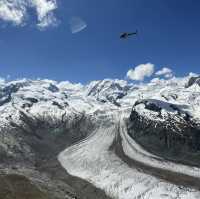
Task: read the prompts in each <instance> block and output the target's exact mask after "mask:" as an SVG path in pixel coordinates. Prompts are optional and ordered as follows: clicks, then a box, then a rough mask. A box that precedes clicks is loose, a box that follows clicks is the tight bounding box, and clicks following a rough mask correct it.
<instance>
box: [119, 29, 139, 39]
mask: <svg viewBox="0 0 200 199" xmlns="http://www.w3.org/2000/svg"><path fill="white" fill-rule="evenodd" d="M137 34H138V31H137V30H136V32H131V33H128V32H124V33H122V34H121V35H120V39H128V38H129V37H130V36H132V35H137Z"/></svg>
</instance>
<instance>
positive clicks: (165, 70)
mask: <svg viewBox="0 0 200 199" xmlns="http://www.w3.org/2000/svg"><path fill="white" fill-rule="evenodd" d="M155 74H156V75H157V76H164V77H165V78H172V77H173V71H172V70H171V69H170V68H167V67H164V68H162V69H161V70H159V71H157V72H156V73H155Z"/></svg>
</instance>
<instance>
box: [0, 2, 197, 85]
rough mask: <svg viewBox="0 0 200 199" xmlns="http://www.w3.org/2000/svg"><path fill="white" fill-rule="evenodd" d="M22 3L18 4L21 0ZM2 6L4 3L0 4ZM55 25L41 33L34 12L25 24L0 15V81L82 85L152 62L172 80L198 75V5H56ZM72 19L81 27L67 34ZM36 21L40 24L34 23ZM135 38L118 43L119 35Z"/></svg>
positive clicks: (77, 3) (75, 3)
mask: <svg viewBox="0 0 200 199" xmlns="http://www.w3.org/2000/svg"><path fill="white" fill-rule="evenodd" d="M22 1H23V0H22ZM5 2H6V0H5ZM56 3H57V8H56V9H55V10H53V11H52V13H51V14H52V15H53V16H54V17H55V19H56V21H57V25H55V26H50V25H51V24H48V25H49V27H48V25H47V27H45V28H43V29H41V28H39V27H38V26H37V24H38V23H39V22H38V21H37V20H39V19H37V17H38V15H37V14H36V11H35V10H36V9H35V8H34V7H31V8H27V13H26V15H27V16H26V17H25V21H24V22H23V23H22V24H20V23H18V24H16V23H15V24H13V22H12V20H10V18H9V20H7V19H5V17H4V18H2V16H1V6H2V5H1V4H0V18H1V19H2V20H1V21H0V76H1V77H6V76H7V75H10V77H11V79H15V78H21V77H26V78H49V79H55V80H58V81H60V80H70V81H72V82H82V83H86V82H88V81H91V80H96V79H103V78H120V79H123V78H125V76H126V73H127V71H128V70H129V69H130V68H134V67H136V66H137V65H140V64H145V63H148V62H150V63H152V64H154V65H155V70H156V71H157V70H159V69H161V68H163V67H169V68H171V69H172V70H173V71H174V73H175V74H176V75H177V76H182V75H184V74H187V73H189V72H195V73H200V56H199V55H200V36H199V35H200V20H199V19H200V12H199V10H200V2H199V1H198V0H190V1H189V0H182V1H175V0H152V1H148V0H101V1H94V0H67V1H66V0H57V2H56ZM73 16H77V17H79V18H81V19H82V20H84V21H85V22H86V23H87V28H85V29H84V30H83V31H81V32H78V33H76V34H72V32H71V31H70V27H69V21H70V19H71V18H72V17H73ZM40 22H41V21H40ZM136 29H138V31H139V35H138V36H137V37H132V38H130V39H128V40H120V39H119V35H120V33H121V32H126V31H135V30H136Z"/></svg>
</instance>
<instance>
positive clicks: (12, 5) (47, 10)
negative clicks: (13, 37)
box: [0, 0, 57, 28]
mask: <svg viewBox="0 0 200 199" xmlns="http://www.w3.org/2000/svg"><path fill="white" fill-rule="evenodd" d="M29 8H34V9H35V10H36V15H37V19H38V23H37V25H38V27H39V28H46V27H48V26H50V25H55V24H56V22H57V20H56V17H55V16H54V10H55V9H57V2H56V0H0V19H1V20H3V21H6V22H11V23H13V24H15V25H22V24H24V22H25V19H27V17H28V9H29Z"/></svg>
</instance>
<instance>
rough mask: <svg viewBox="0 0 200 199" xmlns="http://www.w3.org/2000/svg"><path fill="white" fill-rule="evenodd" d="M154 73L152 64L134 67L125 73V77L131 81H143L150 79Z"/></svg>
mask: <svg viewBox="0 0 200 199" xmlns="http://www.w3.org/2000/svg"><path fill="white" fill-rule="evenodd" d="M153 73H154V64H151V63H146V64H140V65H138V66H136V67H135V68H134V69H130V70H129V71H128V72H127V77H128V78H129V79H131V80H137V81H143V80H144V78H145V77H150V76H152V75H153Z"/></svg>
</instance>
